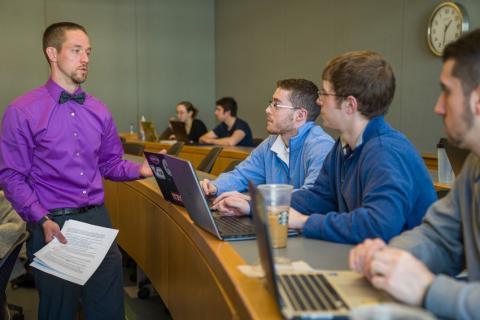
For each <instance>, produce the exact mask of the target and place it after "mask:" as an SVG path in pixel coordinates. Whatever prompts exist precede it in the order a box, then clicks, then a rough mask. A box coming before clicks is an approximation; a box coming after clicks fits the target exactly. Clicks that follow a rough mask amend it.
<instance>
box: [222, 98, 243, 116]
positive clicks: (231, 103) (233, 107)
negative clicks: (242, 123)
mask: <svg viewBox="0 0 480 320" xmlns="http://www.w3.org/2000/svg"><path fill="white" fill-rule="evenodd" d="M217 106H220V107H222V108H223V111H224V112H227V111H230V115H231V116H232V117H236V116H237V109H238V106H237V101H235V99H233V98H232V97H223V98H221V99H218V100H217Z"/></svg>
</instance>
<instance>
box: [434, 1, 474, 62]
mask: <svg viewBox="0 0 480 320" xmlns="http://www.w3.org/2000/svg"><path fill="white" fill-rule="evenodd" d="M467 29H468V22H467V21H466V15H465V14H464V11H463V9H462V8H461V7H460V6H459V5H457V4H455V3H451V2H445V3H442V4H440V5H439V6H438V7H436V8H435V10H434V11H433V13H432V16H431V17H430V22H429V25H428V45H429V47H430V49H431V50H432V52H433V53H435V54H436V55H439V56H440V55H441V54H442V52H443V49H445V46H446V45H447V44H448V43H450V42H452V41H454V40H456V39H458V38H459V37H460V36H461V35H462V33H463V32H464V31H466V30H467Z"/></svg>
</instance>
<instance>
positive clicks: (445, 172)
mask: <svg viewBox="0 0 480 320" xmlns="http://www.w3.org/2000/svg"><path fill="white" fill-rule="evenodd" d="M446 143H447V141H446V139H445V138H442V139H440V141H439V142H438V144H437V158H438V182H440V183H446V184H449V183H452V182H453V179H454V177H453V170H452V166H451V165H450V161H449V160H448V157H447V152H446V151H445V144H446Z"/></svg>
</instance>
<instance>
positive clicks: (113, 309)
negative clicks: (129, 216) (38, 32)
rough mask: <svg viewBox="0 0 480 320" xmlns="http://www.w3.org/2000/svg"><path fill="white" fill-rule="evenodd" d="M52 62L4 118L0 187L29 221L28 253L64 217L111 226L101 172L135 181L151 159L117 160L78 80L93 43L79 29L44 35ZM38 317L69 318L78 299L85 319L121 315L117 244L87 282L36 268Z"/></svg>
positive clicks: (110, 136) (99, 110)
mask: <svg viewBox="0 0 480 320" xmlns="http://www.w3.org/2000/svg"><path fill="white" fill-rule="evenodd" d="M43 50H44V54H45V56H46V58H47V61H48V62H49V64H50V71H51V77H50V79H49V80H48V81H47V83H46V84H45V85H43V86H41V87H39V88H37V89H34V90H32V91H30V92H29V93H27V94H25V95H23V96H21V97H19V98H17V99H16V100H15V101H13V102H12V103H11V104H10V105H9V106H8V108H7V109H6V111H5V113H4V115H3V121H2V131H1V137H0V186H1V187H2V188H3V189H4V190H5V195H6V196H7V198H8V199H9V200H10V201H11V203H12V205H13V207H14V208H15V210H16V211H17V212H18V213H19V214H20V215H21V216H22V217H23V219H24V220H26V221H27V222H28V227H29V231H30V232H31V237H30V239H29V241H28V243H27V245H28V253H29V257H33V253H35V252H36V251H37V250H39V249H40V248H41V247H43V246H44V245H45V244H46V243H48V242H50V241H51V240H52V239H53V237H55V238H57V239H58V240H59V241H60V242H62V243H66V241H67V240H66V239H65V237H64V236H63V235H62V233H61V231H60V229H61V227H62V226H63V223H64V222H65V221H66V220H68V219H74V220H79V221H83V222H87V223H91V224H95V225H100V226H104V227H111V222H110V219H109V216H108V213H107V211H106V209H105V207H104V206H103V201H104V191H103V185H102V177H104V178H107V179H110V180H116V181H124V180H135V179H139V178H142V177H148V176H151V175H152V172H151V170H150V168H149V167H148V164H147V163H146V162H144V163H143V164H142V165H140V164H136V163H132V162H128V161H124V160H122V155H123V150H122V145H121V143H120V139H119V137H118V134H117V130H116V127H115V123H114V121H113V119H112V115H111V113H110V112H109V111H108V109H107V107H106V106H105V104H104V103H102V102H101V101H100V100H98V99H96V98H95V97H93V96H91V95H89V94H88V93H86V92H85V91H84V90H83V89H82V88H81V87H80V84H81V83H83V82H84V81H85V80H86V78H87V73H88V63H89V56H90V51H91V48H90V42H89V38H88V35H87V32H86V30H85V28H84V27H82V26H80V25H77V24H74V23H69V22H61V23H56V24H53V25H51V26H49V27H48V28H47V29H46V30H45V32H44V35H43ZM34 274H35V281H36V285H37V288H38V290H39V294H40V305H39V319H74V318H75V314H76V312H77V310H78V304H79V303H80V302H81V303H82V305H83V310H84V314H85V317H86V318H87V319H124V307H123V288H122V286H123V285H122V266H121V254H120V251H119V249H118V247H117V244H116V243H114V244H113V245H112V247H111V248H110V250H109V252H108V253H107V256H106V257H105V259H104V261H103V262H102V264H101V265H100V267H99V268H98V269H97V271H96V272H95V273H94V275H93V276H92V277H91V278H90V279H89V280H88V281H87V283H86V284H85V285H84V286H79V285H76V284H74V283H71V282H68V281H65V280H62V279H60V278H57V277H54V276H51V275H49V274H47V273H44V272H42V271H39V270H35V271H34Z"/></svg>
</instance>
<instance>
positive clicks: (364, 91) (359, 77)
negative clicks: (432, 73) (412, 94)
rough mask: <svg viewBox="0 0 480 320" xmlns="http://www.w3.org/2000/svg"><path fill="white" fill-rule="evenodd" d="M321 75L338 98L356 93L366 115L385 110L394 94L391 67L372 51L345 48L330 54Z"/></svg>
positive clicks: (377, 114) (371, 115) (373, 115)
mask: <svg viewBox="0 0 480 320" xmlns="http://www.w3.org/2000/svg"><path fill="white" fill-rule="evenodd" d="M322 79H323V80H325V81H329V82H330V83H331V84H332V86H333V90H335V94H336V95H337V99H342V98H345V97H347V96H353V97H355V98H356V99H357V101H358V111H359V112H360V113H361V114H362V115H364V116H365V117H367V118H368V119H371V118H373V117H375V116H379V115H383V114H386V113H387V111H388V108H389V106H390V104H391V103H392V100H393V96H394V94H395V75H394V74H393V70H392V67H391V66H390V64H389V63H388V62H387V61H386V60H385V58H384V57H383V56H382V55H381V54H379V53H377V52H373V51H354V52H347V53H344V54H341V55H339V56H337V57H335V58H333V59H332V60H330V61H329V62H328V63H327V66H326V67H325V69H324V70H323V74H322Z"/></svg>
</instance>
